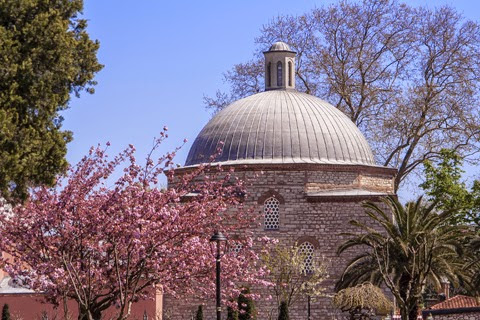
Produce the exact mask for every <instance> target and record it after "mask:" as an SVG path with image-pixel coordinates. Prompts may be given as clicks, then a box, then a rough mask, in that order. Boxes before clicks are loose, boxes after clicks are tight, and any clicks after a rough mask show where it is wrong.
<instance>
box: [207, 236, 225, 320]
mask: <svg viewBox="0 0 480 320" xmlns="http://www.w3.org/2000/svg"><path fill="white" fill-rule="evenodd" d="M226 241H227V238H226V237H225V236H224V235H223V233H221V232H220V231H215V233H214V234H213V236H212V237H211V238H210V242H211V243H213V242H216V243H217V255H216V257H215V260H216V267H217V276H216V284H217V292H216V293H217V296H216V297H217V298H216V300H217V320H221V318H222V307H221V304H220V303H221V302H220V259H221V258H222V255H221V249H220V246H221V242H226ZM212 251H213V248H212Z"/></svg>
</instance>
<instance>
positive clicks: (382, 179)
mask: <svg viewBox="0 0 480 320" xmlns="http://www.w3.org/2000/svg"><path fill="white" fill-rule="evenodd" d="M236 174H237V175H239V177H240V178H244V179H245V178H246V179H247V180H249V181H250V182H252V185H251V187H250V188H249V190H248V195H247V199H246V201H247V203H248V204H252V205H254V206H256V207H257V208H258V213H259V217H262V212H263V205H262V201H264V200H265V197H266V196H268V195H269V194H272V193H278V194H279V195H280V196H281V197H283V199H284V204H281V205H280V227H279V230H268V231H266V230H264V229H263V224H262V223H260V224H259V225H260V226H259V227H258V228H257V230H256V231H257V232H256V233H257V234H258V235H259V236H264V235H266V236H268V237H272V238H277V239H278V240H279V242H280V243H281V244H285V245H286V246H292V245H295V243H296V242H297V241H298V240H299V239H300V238H306V237H307V238H310V239H312V241H311V243H312V244H314V245H317V248H315V250H316V252H315V254H316V255H318V256H322V257H324V259H325V261H327V262H328V264H329V273H330V278H329V280H327V281H326V283H325V285H326V287H327V293H328V294H332V293H333V287H334V284H335V282H336V281H337V279H338V278H339V277H340V275H341V272H342V271H343V267H344V266H345V264H346V262H347V261H348V260H349V259H351V258H353V256H354V255H355V252H349V253H346V254H344V255H342V256H341V257H339V256H337V254H336V250H337V248H338V246H339V244H340V243H342V242H343V241H345V240H346V239H347V237H346V236H344V235H342V233H344V232H355V231H358V230H357V229H356V228H353V227H352V226H351V225H350V224H349V221H350V220H352V219H357V220H360V221H368V220H367V219H366V217H365V214H364V211H363V208H362V206H361V202H362V200H364V199H361V198H358V199H357V200H355V201H342V199H338V200H335V201H330V202H312V201H308V199H307V198H306V196H305V193H306V191H311V190H314V189H316V190H326V189H345V188H360V187H361V188H364V189H370V190H377V191H379V190H381V191H384V192H388V193H393V183H392V178H393V177H392V174H391V173H385V174H383V175H382V174H379V173H378V172H377V173H374V174H369V173H365V172H352V171H345V172H342V171H337V172H333V171H310V170H272V171H263V174H260V175H259V176H256V175H257V174H258V172H256V171H237V173H236ZM259 202H260V203H259ZM253 290H263V292H264V293H265V294H267V295H268V294H272V292H270V291H268V290H267V289H265V288H263V289H257V288H253ZM199 303H201V302H199V301H195V302H192V303H189V302H187V301H186V300H185V299H178V300H174V299H172V298H169V297H165V299H164V320H185V319H191V317H192V314H194V311H195V310H196V308H197V307H198V304H199ZM256 306H257V310H258V312H259V316H258V319H259V320H268V319H276V305H275V303H274V301H273V300H270V301H257V302H256ZM290 314H291V316H290V318H291V319H293V320H297V319H307V298H306V297H304V298H301V299H299V300H298V301H297V303H296V304H295V305H294V307H293V308H291V310H290ZM204 315H205V319H207V320H208V319H214V317H215V314H214V308H213V305H211V304H206V306H205V311H204ZM339 315H340V313H339V312H338V311H336V310H335V309H334V308H333V307H332V305H331V299H330V298H319V299H315V300H313V301H312V303H311V319H312V320H313V319H314V320H320V319H336V318H338V316H339ZM223 316H224V318H225V317H226V311H225V308H224V312H223Z"/></svg>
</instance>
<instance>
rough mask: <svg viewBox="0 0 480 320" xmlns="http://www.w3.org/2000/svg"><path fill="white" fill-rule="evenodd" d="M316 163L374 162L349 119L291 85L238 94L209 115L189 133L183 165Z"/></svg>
mask: <svg viewBox="0 0 480 320" xmlns="http://www.w3.org/2000/svg"><path fill="white" fill-rule="evenodd" d="M222 142H223V151H222V153H221V154H219V155H218V156H217V157H216V159H215V162H222V163H224V164H287V163H292V164H293V163H317V164H345V165H368V166H374V165H375V160H374V157H373V154H372V151H371V149H370V147H369V145H368V143H367V141H366V139H365V137H364V136H363V134H362V133H361V132H360V130H358V128H357V127H356V126H355V124H354V123H353V122H352V121H351V120H350V119H349V118H348V117H347V116H346V115H345V114H344V113H342V112H341V111H340V110H338V109H337V108H335V107H334V106H332V105H331V104H329V103H327V102H325V101H323V100H321V99H319V98H317V97H314V96H312V95H308V94H305V93H300V92H297V91H295V90H270V91H266V92H262V93H258V94H255V95H252V96H249V97H247V98H244V99H241V100H238V101H236V102H234V103H232V104H231V105H229V106H228V107H226V108H225V109H224V110H222V111H220V112H219V113H218V114H217V115H215V116H214V117H213V118H212V119H211V120H210V121H209V122H208V123H207V125H206V126H205V127H204V128H203V129H202V131H201V132H200V134H199V135H198V136H197V138H196V139H195V141H194V143H193V145H192V147H191V149H190V152H189V154H188V157H187V161H186V163H185V165H186V166H190V165H195V164H199V163H202V162H208V160H209V157H210V156H211V155H214V154H215V153H216V151H217V150H218V148H220V147H221V146H222Z"/></svg>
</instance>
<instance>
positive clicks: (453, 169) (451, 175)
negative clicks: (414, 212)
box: [420, 149, 480, 226]
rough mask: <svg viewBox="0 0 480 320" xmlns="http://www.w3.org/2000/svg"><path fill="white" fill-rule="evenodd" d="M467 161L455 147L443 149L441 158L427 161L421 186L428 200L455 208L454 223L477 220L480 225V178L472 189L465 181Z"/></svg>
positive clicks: (444, 206) (475, 221)
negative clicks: (434, 161) (435, 160)
mask: <svg viewBox="0 0 480 320" xmlns="http://www.w3.org/2000/svg"><path fill="white" fill-rule="evenodd" d="M462 166H463V161H462V158H461V157H460V156H459V155H458V154H457V153H456V152H455V151H453V150H448V149H442V150H441V151H440V161H438V163H437V164H434V163H433V162H431V161H425V162H424V168H425V169H424V175H425V182H424V183H422V184H421V185H420V187H421V188H422V189H423V190H424V191H425V195H426V196H427V200H429V201H431V202H437V203H438V205H437V208H439V209H440V210H454V211H455V212H456V213H455V215H454V216H453V217H452V222H453V223H468V224H470V223H475V224H476V225H477V226H480V215H479V212H480V182H479V181H474V182H473V185H472V186H471V188H470V189H469V188H468V187H467V185H466V183H465V182H464V181H463V178H462V176H463V173H464V171H463V169H462Z"/></svg>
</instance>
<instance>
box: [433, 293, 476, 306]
mask: <svg viewBox="0 0 480 320" xmlns="http://www.w3.org/2000/svg"><path fill="white" fill-rule="evenodd" d="M473 307H480V304H479V303H478V302H477V299H476V298H474V297H469V296H464V295H456V296H454V297H452V298H450V299H447V300H445V301H443V302H440V303H437V304H436V305H433V306H432V307H431V308H430V309H431V310H443V309H458V308H473Z"/></svg>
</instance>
